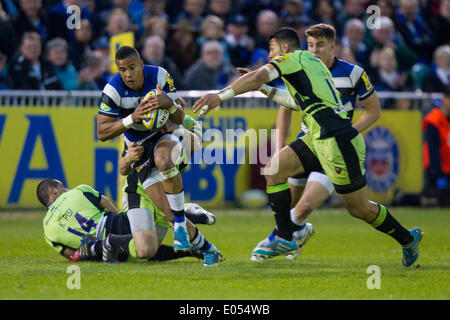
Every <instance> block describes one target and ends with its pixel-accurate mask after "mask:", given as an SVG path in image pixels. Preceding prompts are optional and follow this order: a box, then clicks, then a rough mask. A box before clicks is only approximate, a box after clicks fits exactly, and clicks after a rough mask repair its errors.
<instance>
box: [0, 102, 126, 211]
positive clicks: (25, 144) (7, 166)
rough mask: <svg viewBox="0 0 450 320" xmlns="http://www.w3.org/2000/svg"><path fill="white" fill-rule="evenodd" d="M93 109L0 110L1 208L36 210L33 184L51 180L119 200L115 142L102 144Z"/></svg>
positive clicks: (117, 141)
mask: <svg viewBox="0 0 450 320" xmlns="http://www.w3.org/2000/svg"><path fill="white" fill-rule="evenodd" d="M96 114H97V110H96V109H95V108H44V107H42V108H40V107H39V108H38V107H33V108H27V107H2V108H0V180H1V184H0V208H1V209H8V208H16V207H20V208H35V207H39V206H40V204H39V202H38V201H37V199H36V186H37V184H38V183H39V181H41V180H42V179H44V178H55V179H58V180H60V181H62V182H63V183H65V184H66V185H67V186H69V187H75V186H77V185H79V184H89V185H91V186H93V187H95V188H96V189H97V190H99V191H100V192H102V193H104V194H105V195H107V196H109V197H110V198H112V199H113V200H117V198H118V183H117V179H118V159H119V155H120V151H119V150H120V148H121V143H120V139H115V140H114V141H110V142H101V141H99V140H98V139H97V135H96V120H95V118H96Z"/></svg>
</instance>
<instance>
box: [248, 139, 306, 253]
mask: <svg viewBox="0 0 450 320" xmlns="http://www.w3.org/2000/svg"><path fill="white" fill-rule="evenodd" d="M302 172H303V166H302V163H301V162H300V160H299V158H298V157H297V156H296V154H295V152H294V150H292V148H290V147H289V146H287V147H284V148H283V149H282V150H281V151H280V152H278V153H277V154H275V155H274V156H273V157H272V159H270V161H269V163H268V164H267V165H266V167H265V172H264V176H265V179H266V183H267V196H268V199H269V204H270V206H271V208H272V211H273V213H274V216H275V222H276V230H274V232H272V234H271V235H270V236H269V237H267V238H265V239H264V240H262V241H260V242H259V243H258V244H257V246H256V247H255V248H254V249H253V251H252V254H251V257H250V260H252V261H260V260H264V259H267V258H271V257H275V256H278V255H280V254H287V253H289V252H292V251H296V250H297V249H298V247H297V244H296V243H295V241H293V240H292V232H293V223H292V222H291V220H290V204H291V191H290V189H289V184H288V183H287V179H288V178H289V177H291V176H293V175H296V174H299V173H302Z"/></svg>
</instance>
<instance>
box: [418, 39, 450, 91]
mask: <svg viewBox="0 0 450 320" xmlns="http://www.w3.org/2000/svg"><path fill="white" fill-rule="evenodd" d="M433 62H434V66H433V67H432V69H431V72H430V73H429V74H428V75H427V76H426V77H425V79H424V80H423V84H422V89H423V91H426V92H443V91H444V90H445V88H446V87H447V86H449V85H450V45H443V46H440V47H438V48H437V49H436V50H435V51H434V54H433Z"/></svg>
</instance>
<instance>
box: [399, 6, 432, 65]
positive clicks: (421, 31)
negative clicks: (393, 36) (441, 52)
mask: <svg viewBox="0 0 450 320" xmlns="http://www.w3.org/2000/svg"><path fill="white" fill-rule="evenodd" d="M399 3H400V4H399V7H398V9H397V11H396V13H395V21H396V28H397V30H398V31H399V33H400V34H401V35H402V37H403V39H404V41H405V42H406V44H407V46H408V47H410V48H411V49H412V50H413V51H414V52H416V53H417V55H418V56H419V60H420V62H425V63H429V62H430V61H431V57H432V54H433V49H434V46H435V40H434V35H433V32H432V30H431V28H430V27H429V26H428V25H427V23H426V22H425V20H424V19H423V17H422V16H421V15H420V13H419V2H418V0H400V2H399Z"/></svg>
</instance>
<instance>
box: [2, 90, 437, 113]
mask: <svg viewBox="0 0 450 320" xmlns="http://www.w3.org/2000/svg"><path fill="white" fill-rule="evenodd" d="M207 92H211V91H199V90H191V91H178V94H179V95H180V96H181V97H183V98H184V99H185V100H186V102H187V104H188V106H192V105H193V104H194V103H195V101H197V99H199V98H200V97H201V96H203V95H204V94H205V93H207ZM101 94H102V92H101V91H56V90H55V91H34V90H29V91H28V90H5V91H0V107H1V106H30V107H34V106H48V107H98V106H99V104H100V99H101ZM377 94H378V97H379V98H380V101H381V104H382V107H383V108H391V109H392V108H394V106H395V105H396V103H398V102H399V101H400V100H403V101H405V100H407V101H408V103H410V105H409V109H412V110H421V111H422V112H426V111H428V110H429V109H430V108H431V107H432V106H433V100H435V99H441V98H442V94H441V93H425V92H422V91H420V90H417V91H415V92H377ZM221 107H222V108H237V107H239V108H256V107H258V108H260V107H266V108H278V104H276V103H274V102H273V101H271V100H269V99H267V98H266V97H265V96H264V95H263V94H262V93H260V92H257V91H254V92H248V93H245V94H243V95H240V96H238V97H235V98H233V99H229V100H227V101H224V102H223V103H222V104H221Z"/></svg>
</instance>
